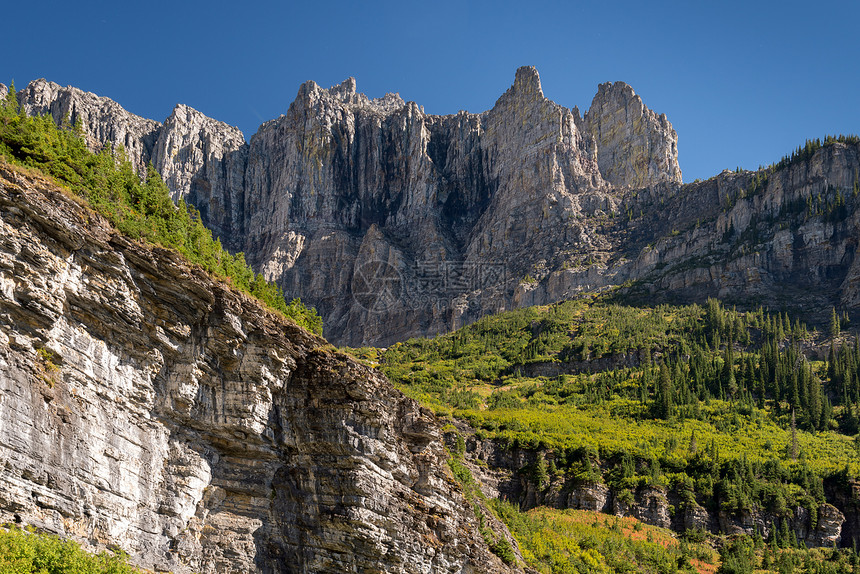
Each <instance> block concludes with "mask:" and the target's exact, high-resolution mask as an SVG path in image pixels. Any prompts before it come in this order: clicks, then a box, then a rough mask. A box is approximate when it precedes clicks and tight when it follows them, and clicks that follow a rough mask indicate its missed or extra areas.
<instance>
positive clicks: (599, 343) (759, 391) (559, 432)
mask: <svg viewBox="0 0 860 574" xmlns="http://www.w3.org/2000/svg"><path fill="white" fill-rule="evenodd" d="M808 337H809V333H808V332H807V330H806V328H805V327H804V326H803V325H802V324H800V323H799V322H797V321H794V322H793V323H792V322H791V321H790V320H789V318H788V317H787V316H785V315H782V314H769V313H767V312H765V311H764V310H761V309H759V310H757V311H754V312H748V313H738V312H736V311H734V310H729V309H725V308H724V307H722V305H721V304H720V303H719V302H718V301H715V300H710V301H708V303H707V305H705V306H696V305H692V306H686V307H672V306H666V305H664V306H660V307H657V308H652V309H649V308H634V307H624V306H620V305H617V304H613V303H612V302H609V301H606V300H601V299H597V300H579V301H570V302H565V303H560V304H557V305H551V306H546V307H534V308H530V309H523V310H519V311H514V312H510V313H504V314H501V315H499V316H495V317H487V318H484V319H482V320H480V321H478V322H477V323H475V324H474V325H471V326H469V327H466V328H463V329H461V330H459V331H457V332H455V333H451V334H448V335H444V336H440V337H437V338H436V339H416V340H411V341H408V342H406V343H401V344H396V345H392V346H391V347H390V348H389V349H388V350H387V351H385V353H383V355H382V361H381V363H382V368H383V370H384V371H385V372H386V373H387V374H388V376H389V377H390V378H391V379H392V381H393V382H394V383H395V385H397V386H398V388H400V389H402V390H403V391H404V392H405V393H407V394H409V395H410V396H412V397H414V398H416V399H418V400H420V401H422V402H424V403H425V404H427V405H429V406H431V407H432V408H434V409H435V410H436V411H437V412H446V411H445V409H447V412H449V413H450V414H452V415H454V416H456V417H459V418H462V419H465V420H467V421H469V423H470V424H471V426H472V427H473V428H475V429H476V430H477V432H478V433H479V434H480V436H481V437H482V438H496V439H498V440H499V441H501V442H502V444H504V445H507V446H508V447H511V448H525V449H532V450H540V451H543V452H544V453H545V455H546V457H547V460H548V461H551V462H552V463H553V466H554V468H555V469H556V473H557V475H558V477H559V478H561V479H563V480H565V481H574V482H577V481H586V482H594V481H597V482H600V481H602V482H605V483H607V484H609V486H611V487H612V488H614V489H616V490H618V491H619V492H621V493H622V494H623V492H625V491H627V492H631V491H632V490H634V489H635V488H637V487H638V486H640V485H642V484H646V483H655V484H661V485H665V486H668V487H671V488H676V489H677V490H678V492H679V493H680V494H681V495H682V498H683V502H684V504H701V505H706V506H708V505H712V506H715V507H717V508H720V509H723V510H726V511H729V512H733V513H737V514H738V515H741V514H743V513H744V512H745V511H749V510H751V509H753V508H754V507H757V508H760V509H764V510H767V511H770V512H772V513H773V514H774V515H775V516H787V515H788V514H789V513H790V509H791V508H793V507H795V506H798V505H801V506H804V507H805V508H807V509H808V510H809V511H810V513H812V514H813V516H814V515H815V513H816V512H817V508H818V506H819V505H820V504H821V503H823V502H824V488H823V481H824V480H825V479H826V480H829V481H831V483H832V484H834V485H837V487H838V485H840V484H841V485H842V486H843V487H847V483H848V482H849V481H850V480H851V479H853V478H856V477H857V476H860V458H858V454H857V452H858V446H857V445H858V442H857V441H855V439H854V437H853V435H854V433H856V432H857V430H856V429H857V425H858V416H857V413H858V412H860V404H858V403H857V402H856V401H857V400H858V399H857V397H858V396H860V386H858V385H857V372H858V369H860V351H858V350H855V349H852V348H845V347H843V348H842V349H841V350H838V349H837V350H834V351H832V352H831V356H832V359H831V361H829V362H827V363H822V362H820V361H811V360H809V359H807V358H806V357H805V356H804V355H803V353H802V350H801V345H800V344H799V342H798V341H800V340H802V339H804V338H808ZM534 363H540V364H541V365H540V368H557V369H559V370H561V371H562V372H563V374H560V375H558V376H554V377H527V376H524V375H523V372H525V371H527V370H528V369H529V367H530V365H532V364H534ZM834 391H836V392H834ZM837 393H838V394H837ZM840 395H841V396H840ZM832 401H836V405H837V406H835V407H834V406H833V404H832ZM852 429H853V430H852ZM543 486H544V485H539V488H543ZM717 508H714V509H715V510H716V509H717Z"/></svg>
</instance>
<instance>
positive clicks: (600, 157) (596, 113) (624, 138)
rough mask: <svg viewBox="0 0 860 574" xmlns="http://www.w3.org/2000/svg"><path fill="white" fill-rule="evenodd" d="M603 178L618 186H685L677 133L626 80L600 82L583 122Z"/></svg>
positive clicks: (664, 117)
mask: <svg viewBox="0 0 860 574" xmlns="http://www.w3.org/2000/svg"><path fill="white" fill-rule="evenodd" d="M583 126H584V130H585V132H586V133H587V134H588V135H589V136H590V137H591V138H593V139H594V141H595V143H596V145H597V163H598V165H599V167H600V173H601V175H602V176H603V178H604V179H606V180H607V181H608V182H610V183H611V184H613V185H615V186H618V187H628V188H637V187H646V186H649V185H654V184H657V183H661V182H670V183H681V181H682V180H681V168H680V166H679V165H678V134H677V133H676V132H675V130H674V128H672V124H671V123H669V120H668V119H667V118H666V115H665V114H659V115H658V114H657V113H656V112H653V111H652V110H650V109H648V108H647V107H646V106H645V104H644V103H643V102H642V98H641V97H639V96H638V95H637V94H636V92H634V91H633V88H631V87H630V86H629V85H628V84H626V83H624V82H606V83H603V84H600V85H599V86H598V89H597V93H596V94H595V96H594V99H593V100H592V102H591V107H590V108H589V109H588V111H587V112H586V113H585V117H584V118H583Z"/></svg>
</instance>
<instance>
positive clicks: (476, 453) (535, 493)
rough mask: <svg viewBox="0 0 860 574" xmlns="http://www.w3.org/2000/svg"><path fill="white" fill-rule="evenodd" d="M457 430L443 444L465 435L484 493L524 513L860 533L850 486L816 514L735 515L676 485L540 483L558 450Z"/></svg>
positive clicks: (830, 537) (826, 540) (597, 465)
mask: <svg viewBox="0 0 860 574" xmlns="http://www.w3.org/2000/svg"><path fill="white" fill-rule="evenodd" d="M456 424H457V425H458V427H457V430H456V431H449V433H448V434H446V436H445V439H446V441H447V442H448V446H449V448H451V449H453V448H454V447H455V442H456V439H457V436H458V434H459V436H461V437H463V439H462V440H463V444H464V445H465V449H464V450H465V453H464V462H465V464H466V465H467V466H468V467H469V468H470V470H471V471H472V474H473V476H474V477H475V479H476V480H477V481H478V483H479V485H480V487H481V489H482V491H483V492H484V494H485V495H486V496H487V497H489V498H501V499H504V500H508V501H510V502H512V503H514V504H516V505H518V506H519V507H520V508H521V509H522V510H529V509H531V508H535V507H537V506H548V507H552V508H559V509H565V508H574V509H578V510H590V511H594V512H604V513H611V514H615V515H617V516H632V517H634V518H636V519H638V520H640V521H641V522H644V523H646V524H651V525H653V526H660V527H662V528H671V529H673V530H675V531H676V532H679V533H683V532H684V531H687V530H704V531H710V532H713V533H722V534H746V535H749V536H752V535H754V534H756V533H758V534H760V535H761V536H763V537H764V538H767V537H768V536H770V534H771V531H772V529H773V528H774V527H777V528H781V524H782V522H783V521H785V522H786V526H787V527H788V529H789V531H793V532H794V536H795V537H796V538H797V540H798V542H802V543H804V544H806V545H807V546H809V547H827V548H829V547H832V546H834V545H836V546H840V545H841V546H850V545H851V544H853V542H854V541H855V540H857V539H858V533H860V528H858V526H857V525H858V524H860V514H858V512H857V508H858V505H857V500H858V499H860V495H857V493H854V494H855V495H854V496H851V497H846V490H845V489H844V488H838V489H829V491H828V496H827V497H828V500H829V501H830V502H819V503H816V505H815V509H814V510H812V511H811V510H810V509H808V508H805V507H803V506H798V507H796V508H793V509H790V511H788V512H787V513H786V512H784V513H781V514H776V513H772V512H769V511H768V510H767V509H764V508H760V507H757V506H753V507H752V508H750V509H744V510H737V509H734V510H729V509H725V508H723V507H722V506H721V505H720V500H719V498H716V499H703V498H701V497H700V498H699V500H693V499H691V498H690V497H689V493H687V494H686V495H684V496H682V494H683V493H682V492H680V491H679V490H678V489H676V488H670V487H668V486H665V485H659V484H640V485H639V486H638V487H635V488H632V489H629V490H628V489H622V490H617V489H615V488H612V487H610V486H608V485H607V484H606V483H604V482H603V480H602V479H601V478H598V479H596V480H588V481H583V480H581V479H580V478H578V477H574V476H570V475H569V474H565V473H562V472H557V473H555V474H554V475H551V476H550V477H549V480H548V481H547V482H545V483H544V484H541V485H539V484H537V483H536V481H535V478H534V473H533V469H534V466H535V464H536V462H537V461H538V459H539V458H544V460H551V459H552V458H553V457H554V456H555V455H554V453H553V452H551V451H550V452H540V451H535V450H531V449H525V448H519V447H511V446H510V445H507V444H506V443H505V442H504V441H502V440H493V439H481V438H478V435H477V434H476V433H475V431H474V430H473V429H471V428H470V427H469V426H467V425H466V424H465V423H462V422H456ZM592 464H593V466H592V468H593V469H594V470H595V471H596V472H597V475H598V476H601V475H602V476H603V477H604V478H606V477H607V476H609V474H608V468H606V467H605V466H602V465H601V462H600V461H599V460H594V461H592Z"/></svg>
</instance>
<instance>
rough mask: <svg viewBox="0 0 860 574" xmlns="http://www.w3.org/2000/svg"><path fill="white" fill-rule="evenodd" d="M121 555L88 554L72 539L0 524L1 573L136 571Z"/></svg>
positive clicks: (115, 573)
mask: <svg viewBox="0 0 860 574" xmlns="http://www.w3.org/2000/svg"><path fill="white" fill-rule="evenodd" d="M139 572H140V570H138V569H136V568H134V567H133V566H131V565H130V564H129V563H128V557H127V556H126V555H125V554H123V553H119V554H114V553H110V552H101V553H100V554H89V553H87V552H84V551H83V550H82V549H81V547H80V546H79V545H78V544H76V543H75V542H72V541H71V540H63V539H62V538H58V537H56V536H51V535H46V534H36V533H34V532H30V531H27V530H22V529H20V528H17V527H15V526H10V527H0V573H2V574H138V573H139Z"/></svg>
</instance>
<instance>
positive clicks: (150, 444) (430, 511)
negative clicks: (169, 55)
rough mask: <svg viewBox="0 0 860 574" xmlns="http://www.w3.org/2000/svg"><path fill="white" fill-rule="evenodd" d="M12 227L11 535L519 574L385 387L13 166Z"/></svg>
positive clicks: (202, 562) (231, 560)
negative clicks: (36, 533) (23, 532)
mask: <svg viewBox="0 0 860 574" xmlns="http://www.w3.org/2000/svg"><path fill="white" fill-rule="evenodd" d="M183 114H184V112H183ZM187 117H188V116H186V115H183V118H187ZM191 121H193V120H191ZM0 226H2V231H0V391H2V392H0V522H21V523H25V524H34V525H37V526H39V527H41V528H44V529H46V530H48V531H53V532H57V533H60V534H63V535H65V536H68V537H71V538H74V539H77V540H79V541H82V542H85V543H88V544H91V545H93V546H96V547H104V546H110V547H119V548H122V549H123V550H125V551H127V552H129V553H130V554H131V555H132V558H133V561H135V562H136V563H138V564H141V565H143V566H146V567H148V568H154V569H158V570H162V569H169V570H172V571H176V572H190V571H194V572H207V573H210V572H219V573H220V572H347V571H351V572H369V571H386V572H416V573H417V572H452V573H453V572H457V573H459V572H505V571H507V568H506V567H505V566H504V564H502V563H501V562H500V561H499V560H498V559H497V558H496V557H495V556H494V555H492V554H491V553H490V552H489V551H488V549H487V546H486V544H485V542H484V540H483V538H482V536H481V534H479V533H478V528H477V521H476V519H475V515H474V513H473V512H472V510H471V507H470V505H469V503H468V502H467V501H466V500H464V498H463V496H462V494H461V491H460V490H459V488H458V486H457V485H456V483H455V482H454V481H453V480H452V478H451V477H450V474H449V472H448V471H447V467H446V464H445V453H444V449H443V444H442V441H441V433H440V431H439V428H438V426H437V424H436V422H435V419H434V418H433V416H432V414H430V413H428V412H427V411H425V410H423V409H422V408H420V407H419V406H418V405H417V404H416V403H415V402H413V401H411V400H409V399H406V398H404V397H403V396H402V395H400V394H399V393H397V392H395V391H394V390H393V389H392V388H391V386H390V385H389V383H388V382H387V381H386V380H385V379H384V378H383V377H382V376H381V375H379V374H378V373H376V372H374V371H371V370H369V369H367V368H365V367H363V366H361V365H359V364H357V363H356V362H354V361H353V360H351V359H350V358H348V357H346V356H344V355H341V354H338V353H335V352H333V351H332V350H330V349H331V348H330V346H328V345H327V343H326V342H325V341H324V340H322V339H320V338H318V337H315V336H313V335H311V334H309V333H308V332H306V331H304V330H302V329H300V328H298V327H296V326H295V325H293V324H292V323H290V322H289V321H287V320H284V319H283V318H279V317H278V316H275V315H274V314H272V313H271V312H269V311H267V310H266V309H264V308H262V307H261V306H260V305H259V304H257V303H256V302H255V301H252V300H250V299H249V298H247V297H245V296H243V295H240V294H237V293H235V292H233V291H231V290H229V289H228V288H227V287H226V286H225V285H223V284H221V283H219V282H217V281H214V280H213V279H211V278H210V277H209V276H207V275H206V274H205V273H204V272H202V271H200V270H199V269H195V268H192V267H189V266H188V265H187V264H186V263H184V262H183V260H181V258H180V257H179V256H178V255H177V254H175V253H173V252H170V251H167V250H163V249H158V248H152V247H149V246H145V245H142V244H139V243H135V242H132V241H130V240H128V239H126V238H124V237H122V236H120V235H118V234H117V233H116V232H114V231H113V230H112V229H111V228H110V226H109V225H108V224H107V223H106V222H105V221H104V220H103V219H101V218H100V217H99V216H98V215H96V214H94V213H93V212H92V211H91V210H89V209H87V208H84V207H82V206H80V205H78V204H77V203H76V202H75V201H73V200H72V199H70V198H68V197H67V196H65V195H63V192H62V191H61V190H59V189H57V188H55V187H54V186H52V185H51V184H50V183H48V182H47V181H45V180H42V179H40V178H39V177H38V176H33V175H30V174H28V173H26V172H24V171H21V170H16V169H12V168H9V167H7V166H4V165H0Z"/></svg>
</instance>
